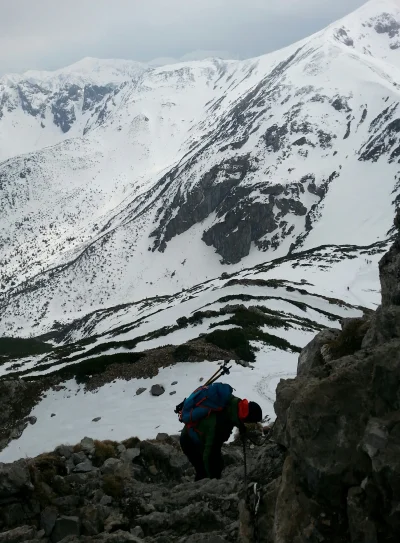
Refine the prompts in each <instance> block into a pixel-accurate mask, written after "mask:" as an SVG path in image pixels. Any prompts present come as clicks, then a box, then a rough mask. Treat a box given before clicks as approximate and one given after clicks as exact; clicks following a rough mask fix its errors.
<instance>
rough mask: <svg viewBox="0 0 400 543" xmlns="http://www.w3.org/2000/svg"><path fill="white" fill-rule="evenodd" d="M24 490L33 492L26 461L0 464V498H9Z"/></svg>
mask: <svg viewBox="0 0 400 543" xmlns="http://www.w3.org/2000/svg"><path fill="white" fill-rule="evenodd" d="M26 490H33V485H32V482H31V477H30V473H29V469H28V464H27V463H26V461H24V460H19V461H18V462H14V463H13V464H2V463H0V498H9V497H11V496H14V495H16V494H19V493H21V492H23V491H26Z"/></svg>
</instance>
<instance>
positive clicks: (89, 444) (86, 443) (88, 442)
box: [80, 437, 95, 454]
mask: <svg viewBox="0 0 400 543" xmlns="http://www.w3.org/2000/svg"><path fill="white" fill-rule="evenodd" d="M80 445H81V447H82V450H83V452H85V453H86V454H93V453H94V450H95V446H94V441H93V439H92V438H90V437H84V438H83V439H82V441H81V443H80Z"/></svg>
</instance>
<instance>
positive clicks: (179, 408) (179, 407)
mask: <svg viewBox="0 0 400 543" xmlns="http://www.w3.org/2000/svg"><path fill="white" fill-rule="evenodd" d="M229 362H230V360H228V361H227V360H225V362H224V364H223V366H222V367H220V368H219V369H218V370H217V371H216V372H215V373H214V375H213V376H212V377H210V379H209V380H208V381H206V383H205V384H204V385H203V386H209V385H212V383H214V382H215V381H216V380H217V379H219V378H220V377H221V376H222V375H229V373H230V370H231V368H232V366H228V364H229ZM185 400H186V398H185ZM185 400H183V402H181V403H180V404H178V405H177V406H176V407H175V410H174V413H176V414H177V415H179V413H180V412H181V411H182V409H183V404H184V403H185Z"/></svg>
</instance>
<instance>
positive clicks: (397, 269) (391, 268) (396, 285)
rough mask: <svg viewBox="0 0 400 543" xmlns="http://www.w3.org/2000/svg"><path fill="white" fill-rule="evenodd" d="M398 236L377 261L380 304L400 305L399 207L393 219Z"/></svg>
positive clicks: (384, 305)
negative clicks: (380, 294)
mask: <svg viewBox="0 0 400 543" xmlns="http://www.w3.org/2000/svg"><path fill="white" fill-rule="evenodd" d="M394 225H395V229H396V231H397V233H398V237H397V239H396V241H395V242H394V244H393V245H392V247H391V248H390V250H389V251H388V252H387V253H386V254H385V255H384V256H383V257H382V259H381V261H380V262H379V275H380V281H381V293H382V306H383V307H386V306H389V305H397V306H398V305H400V209H399V210H398V211H397V215H396V218H395V221H394Z"/></svg>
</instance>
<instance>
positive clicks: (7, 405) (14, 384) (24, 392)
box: [0, 379, 39, 451]
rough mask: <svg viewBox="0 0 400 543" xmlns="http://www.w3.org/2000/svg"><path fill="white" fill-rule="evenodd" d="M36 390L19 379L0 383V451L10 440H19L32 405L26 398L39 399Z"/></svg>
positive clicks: (35, 386) (33, 385) (32, 385)
mask: <svg viewBox="0 0 400 543" xmlns="http://www.w3.org/2000/svg"><path fill="white" fill-rule="evenodd" d="M36 388H38V387H37V385H35V384H32V383H25V382H24V381H22V380H21V379H10V380H2V381H0V451H1V450H3V449H4V448H5V447H6V446H7V445H8V443H9V442H10V441H11V440H12V439H18V438H20V437H21V435H22V433H23V431H24V430H25V428H26V427H27V425H28V423H29V421H28V418H27V417H28V416H29V413H30V412H31V409H32V405H33V402H32V401H28V398H29V397H31V396H33V397H35V395H37V397H39V393H38V391H37V390H36ZM33 419H34V417H32V419H31V420H32V421H33Z"/></svg>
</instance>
